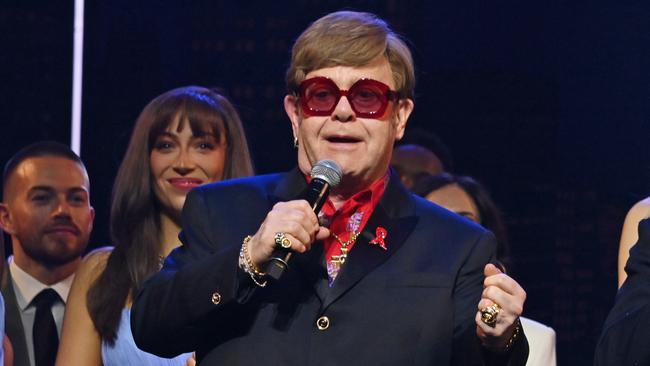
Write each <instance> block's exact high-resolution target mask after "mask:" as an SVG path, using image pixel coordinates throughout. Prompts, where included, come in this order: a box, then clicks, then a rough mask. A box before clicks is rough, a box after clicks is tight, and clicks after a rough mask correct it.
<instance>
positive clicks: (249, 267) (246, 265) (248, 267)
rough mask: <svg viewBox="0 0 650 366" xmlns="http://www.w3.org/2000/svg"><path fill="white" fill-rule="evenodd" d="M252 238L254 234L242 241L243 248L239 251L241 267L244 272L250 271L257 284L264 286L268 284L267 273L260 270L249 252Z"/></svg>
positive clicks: (249, 273)
mask: <svg viewBox="0 0 650 366" xmlns="http://www.w3.org/2000/svg"><path fill="white" fill-rule="evenodd" d="M251 238H252V236H250V235H247V236H246V237H245V238H244V241H243V242H242V245H241V250H240V251H239V267H240V268H241V269H242V270H244V272H246V273H248V275H249V276H250V277H251V279H252V280H253V282H255V284H256V285H257V286H260V287H264V286H266V280H264V276H266V273H264V272H262V271H260V269H259V268H257V266H255V264H254V263H253V261H252V260H251V257H250V253H249V252H248V242H249V241H250V240H251Z"/></svg>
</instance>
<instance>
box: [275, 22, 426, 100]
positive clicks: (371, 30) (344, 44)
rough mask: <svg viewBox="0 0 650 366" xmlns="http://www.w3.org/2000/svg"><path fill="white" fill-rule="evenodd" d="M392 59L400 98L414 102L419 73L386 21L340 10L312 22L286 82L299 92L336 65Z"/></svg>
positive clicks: (295, 51)
mask: <svg viewBox="0 0 650 366" xmlns="http://www.w3.org/2000/svg"><path fill="white" fill-rule="evenodd" d="M382 55H383V56H384V57H386V59H387V60H388V62H389V64H390V67H391V70H392V73H393V80H394V82H395V88H396V89H397V92H398V93H399V96H400V98H410V99H413V93H414V88H415V72H414V66H413V58H412V56H411V51H410V50H409V48H408V46H407V45H406V43H405V42H404V41H403V40H402V39H401V38H400V37H399V36H398V35H397V34H396V33H395V32H393V30H392V29H390V27H389V26H388V24H387V23H386V22H385V21H383V20H382V19H380V18H378V17H377V16H376V15H374V14H370V13H363V12H355V11H339V12H335V13H331V14H328V15H326V16H324V17H322V18H320V19H318V20H316V21H315V22H314V23H312V24H311V25H310V26H309V27H308V28H307V29H306V30H305V31H304V32H303V33H302V34H301V35H300V36H299V37H298V39H297V40H296V42H295V43H294V45H293V49H292V52H291V65H290V66H289V69H288V70H287V76H286V82H287V88H288V90H289V92H290V93H294V94H295V93H297V90H298V87H299V86H300V83H301V82H302V81H303V80H305V76H306V75H307V74H308V73H309V72H311V71H313V70H318V69H322V68H325V67H332V66H352V67H360V66H365V65H367V64H369V63H370V62H371V61H373V60H374V59H375V58H377V57H379V56H382Z"/></svg>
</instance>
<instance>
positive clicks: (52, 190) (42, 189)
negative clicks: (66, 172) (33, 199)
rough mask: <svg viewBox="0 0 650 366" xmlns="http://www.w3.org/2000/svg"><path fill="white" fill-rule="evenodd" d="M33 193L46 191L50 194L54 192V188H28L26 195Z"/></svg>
mask: <svg viewBox="0 0 650 366" xmlns="http://www.w3.org/2000/svg"><path fill="white" fill-rule="evenodd" d="M35 191H46V192H48V193H52V192H54V188H52V187H50V186H34V187H32V188H30V189H29V191H28V192H27V193H33V192H35Z"/></svg>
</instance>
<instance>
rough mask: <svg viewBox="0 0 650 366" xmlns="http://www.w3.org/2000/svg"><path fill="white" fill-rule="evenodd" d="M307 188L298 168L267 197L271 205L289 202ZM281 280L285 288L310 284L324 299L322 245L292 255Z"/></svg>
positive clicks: (320, 243) (314, 245)
mask: <svg viewBox="0 0 650 366" xmlns="http://www.w3.org/2000/svg"><path fill="white" fill-rule="evenodd" d="M306 187H307V181H306V180H305V177H304V176H303V174H302V172H301V171H300V170H299V169H298V168H294V169H293V170H291V171H290V172H289V173H288V174H287V175H286V176H285V177H283V179H281V180H280V182H279V183H278V185H277V187H276V188H275V189H274V190H273V192H272V193H271V194H270V195H269V201H270V202H271V205H273V204H275V203H277V202H283V201H290V200H294V199H297V198H300V194H301V193H302V192H303V191H304V190H305V188H306ZM284 277H285V278H283V279H281V280H280V281H281V282H284V284H283V285H285V286H293V285H294V284H295V283H296V282H307V283H309V284H311V286H312V287H313V289H314V292H315V293H316V295H317V296H318V297H319V298H320V300H321V302H322V301H323V300H324V299H325V296H326V295H327V292H328V291H329V287H328V286H327V270H326V269H325V266H324V265H323V244H322V242H315V243H314V244H313V245H312V248H311V250H310V251H308V252H307V253H303V254H299V253H294V254H293V255H292V258H291V261H290V262H289V270H288V271H287V273H285V275H284Z"/></svg>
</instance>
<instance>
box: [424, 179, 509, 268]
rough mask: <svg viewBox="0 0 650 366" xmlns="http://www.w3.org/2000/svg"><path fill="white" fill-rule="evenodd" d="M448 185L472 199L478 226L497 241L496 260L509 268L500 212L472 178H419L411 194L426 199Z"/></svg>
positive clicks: (506, 237) (506, 243)
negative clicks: (455, 185)
mask: <svg viewBox="0 0 650 366" xmlns="http://www.w3.org/2000/svg"><path fill="white" fill-rule="evenodd" d="M450 184H457V185H458V186H459V187H460V188H461V189H462V190H463V191H465V193H467V194H468V195H469V196H470V197H471V198H472V200H473V201H474V203H475V204H476V209H477V210H478V213H479V215H480V216H481V218H480V219H481V222H479V224H481V226H483V227H484V228H486V229H488V230H490V231H491V232H492V233H493V234H494V236H495V237H496V239H497V259H498V260H499V262H501V263H502V264H503V265H504V266H505V268H510V265H511V263H510V246H509V244H508V235H507V231H506V226H505V224H504V222H503V216H502V214H501V210H499V207H498V206H497V205H496V204H495V203H494V200H492V197H491V196H490V193H489V192H488V190H487V189H486V188H485V187H484V186H483V185H482V184H481V183H479V182H477V181H476V180H475V179H474V178H472V177H468V176H459V175H452V174H449V173H442V174H438V175H429V176H425V177H421V178H420V179H419V180H418V181H417V182H416V183H415V184H414V186H413V193H415V194H417V195H418V196H421V197H425V198H426V196H427V195H428V194H429V193H431V192H433V191H436V190H438V189H440V188H442V187H445V186H448V185H450Z"/></svg>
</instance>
